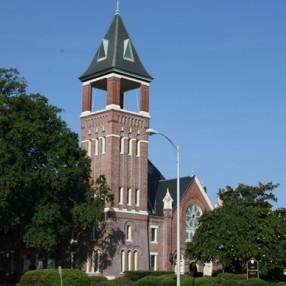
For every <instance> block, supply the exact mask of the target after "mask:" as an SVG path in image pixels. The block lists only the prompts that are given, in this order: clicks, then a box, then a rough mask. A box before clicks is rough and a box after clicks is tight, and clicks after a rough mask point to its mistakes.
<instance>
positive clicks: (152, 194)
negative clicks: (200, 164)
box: [148, 161, 195, 215]
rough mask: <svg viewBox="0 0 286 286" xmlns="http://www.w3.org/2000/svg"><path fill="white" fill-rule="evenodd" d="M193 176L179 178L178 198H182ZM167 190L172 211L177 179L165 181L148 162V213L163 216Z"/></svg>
mask: <svg viewBox="0 0 286 286" xmlns="http://www.w3.org/2000/svg"><path fill="white" fill-rule="evenodd" d="M194 180H195V176H192V177H189V176H188V177H182V178H180V198H181V199H182V197H183V196H184V194H185V192H186V191H187V190H188V187H189V186H190V184H191V183H192V182H193V181H194ZM167 189H169V192H170V195H171V197H172V199H173V210H175V209H176V205H177V193H176V192H177V179H171V180H166V179H165V178H164V176H163V175H162V174H161V173H160V171H159V170H158V169H157V168H156V167H155V166H154V165H153V164H152V163H151V162H150V161H149V162H148V207H149V212H150V213H152V214H156V215H163V207H164V205H163V199H164V197H165V195H166V192H167Z"/></svg>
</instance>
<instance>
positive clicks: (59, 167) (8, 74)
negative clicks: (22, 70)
mask: <svg viewBox="0 0 286 286" xmlns="http://www.w3.org/2000/svg"><path fill="white" fill-rule="evenodd" d="M26 87H27V84H26V81H25V79H23V78H22V77H21V76H20V75H19V72H18V71H17V70H16V69H0V174H1V175H0V231H1V235H5V234H7V233H8V232H9V231H14V232H15V233H17V235H16V237H18V238H19V241H18V242H17V243H20V244H22V246H23V247H29V248H36V249H42V250H47V251H48V250H50V249H55V248H57V247H59V246H60V245H63V244H64V243H67V242H68V241H69V239H70V238H71V233H72V232H73V231H76V232H81V231H85V230H87V229H88V228H91V227H92V226H93V225H94V224H96V225H99V224H100V223H101V222H102V221H103V219H104V215H103V214H104V204H105V202H106V200H109V201H111V200H112V197H111V196H110V192H109V187H108V185H107V184H106V181H105V178H104V176H101V177H100V178H98V180H97V181H96V182H95V183H93V182H91V180H90V171H91V170H90V159H89V158H88V157H87V156H86V152H85V151H84V150H82V149H81V148H80V147H79V145H78V136H77V134H76V133H74V132H72V131H71V130H70V129H69V128H68V127H67V125H66V123H65V122H64V121H63V120H62V119H61V117H60V113H61V112H62V110H61V109H60V108H58V107H55V106H53V105H50V104H49V103H48V100H47V98H45V97H44V96H42V95H40V94H29V95H27V94H26Z"/></svg>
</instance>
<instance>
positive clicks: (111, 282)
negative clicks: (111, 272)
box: [96, 280, 117, 286]
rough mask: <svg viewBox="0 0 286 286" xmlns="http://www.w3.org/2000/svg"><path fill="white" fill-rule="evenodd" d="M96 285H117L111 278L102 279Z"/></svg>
mask: <svg viewBox="0 0 286 286" xmlns="http://www.w3.org/2000/svg"><path fill="white" fill-rule="evenodd" d="M96 286H117V285H116V284H115V283H114V282H113V280H108V281H102V282H100V283H98V284H97V285H96Z"/></svg>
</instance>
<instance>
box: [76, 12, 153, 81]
mask: <svg viewBox="0 0 286 286" xmlns="http://www.w3.org/2000/svg"><path fill="white" fill-rule="evenodd" d="M112 72H115V73H118V74H121V75H125V76H128V77H131V78H134V79H138V80H143V81H147V82H150V81H151V80H152V79H153V78H152V77H151V76H150V74H149V73H148V72H147V71H146V69H145V68H144V66H143V64H142V62H141V60H140V58H139V56H138V54H137V52H136V50H135V47H134V45H133V43H132V40H131V38H130V37H129V34H128V32H127V30H126V28H125V25H124V23H123V21H122V18H121V16H120V13H119V11H118V10H117V11H116V14H115V16H114V19H113V21H112V23H111V25H110V27H109V29H108V31H107V33H106V35H105V36H104V38H103V39H102V41H101V43H100V46H99V48H98V50H97V52H96V54H95V56H94V58H93V60H92V62H91V64H90V65H89V67H88V68H87V70H86V71H85V73H84V74H83V75H82V76H81V77H80V78H79V79H80V80H81V81H82V82H84V81H87V80H90V79H93V78H97V77H100V76H103V75H106V74H109V73H112Z"/></svg>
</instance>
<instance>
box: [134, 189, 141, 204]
mask: <svg viewBox="0 0 286 286" xmlns="http://www.w3.org/2000/svg"><path fill="white" fill-rule="evenodd" d="M135 205H136V207H139V206H140V190H138V189H137V190H136V193H135Z"/></svg>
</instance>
